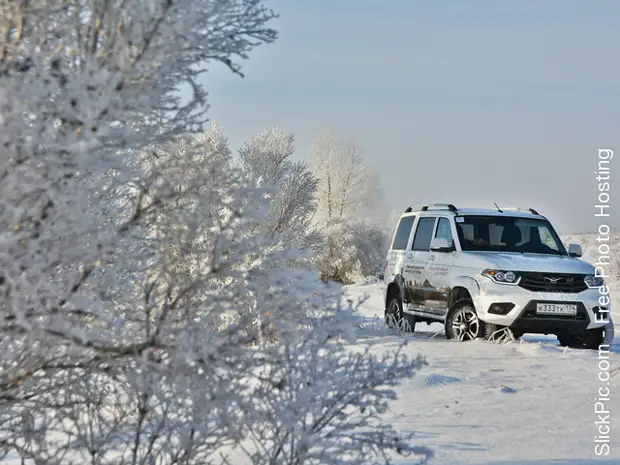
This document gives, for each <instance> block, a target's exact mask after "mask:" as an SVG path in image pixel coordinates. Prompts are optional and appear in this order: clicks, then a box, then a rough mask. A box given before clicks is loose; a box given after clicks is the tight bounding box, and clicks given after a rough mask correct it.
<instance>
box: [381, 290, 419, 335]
mask: <svg viewBox="0 0 620 465" xmlns="http://www.w3.org/2000/svg"><path fill="white" fill-rule="evenodd" d="M416 323H417V319H416V317H415V315H411V314H409V313H405V312H404V311H403V302H402V300H401V298H400V296H399V295H398V294H395V293H393V294H391V295H390V297H389V299H388V303H387V307H386V308H385V324H386V325H387V327H388V328H390V329H397V330H400V331H404V332H408V333H413V332H414V331H415V325H416Z"/></svg>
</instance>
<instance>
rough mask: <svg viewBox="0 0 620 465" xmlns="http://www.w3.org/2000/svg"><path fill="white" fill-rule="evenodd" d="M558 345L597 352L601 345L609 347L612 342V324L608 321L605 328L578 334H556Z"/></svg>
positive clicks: (587, 330)
mask: <svg viewBox="0 0 620 465" xmlns="http://www.w3.org/2000/svg"><path fill="white" fill-rule="evenodd" d="M558 340H559V341H560V345H561V346H564V347H570V348H572V349H590V350H599V348H600V347H601V346H602V345H611V344H612V343H613V340H614V324H613V322H612V321H609V323H607V324H606V325H605V326H603V327H601V328H595V329H586V330H585V331H583V332H582V333H578V334H558Z"/></svg>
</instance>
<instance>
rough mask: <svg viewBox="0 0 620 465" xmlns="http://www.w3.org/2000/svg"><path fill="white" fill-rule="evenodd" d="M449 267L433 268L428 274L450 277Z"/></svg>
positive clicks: (430, 268)
mask: <svg viewBox="0 0 620 465" xmlns="http://www.w3.org/2000/svg"><path fill="white" fill-rule="evenodd" d="M448 271H449V269H448V267H447V266H439V265H438V266H431V267H429V269H428V272H429V273H430V274H431V275H433V276H447V275H448Z"/></svg>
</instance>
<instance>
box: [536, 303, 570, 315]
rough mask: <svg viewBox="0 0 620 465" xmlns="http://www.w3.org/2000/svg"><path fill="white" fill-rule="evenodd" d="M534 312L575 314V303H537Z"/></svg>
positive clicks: (542, 313)
mask: <svg viewBox="0 0 620 465" xmlns="http://www.w3.org/2000/svg"><path fill="white" fill-rule="evenodd" d="M536 313H540V314H541V315H577V305H572V304H537V305H536Z"/></svg>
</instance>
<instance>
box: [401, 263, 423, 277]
mask: <svg viewBox="0 0 620 465" xmlns="http://www.w3.org/2000/svg"><path fill="white" fill-rule="evenodd" d="M403 273H411V274H415V275H419V276H422V275H423V274H424V267H423V266H416V265H405V269H404V270H403Z"/></svg>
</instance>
